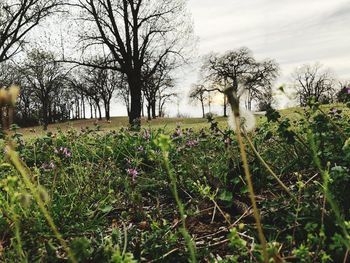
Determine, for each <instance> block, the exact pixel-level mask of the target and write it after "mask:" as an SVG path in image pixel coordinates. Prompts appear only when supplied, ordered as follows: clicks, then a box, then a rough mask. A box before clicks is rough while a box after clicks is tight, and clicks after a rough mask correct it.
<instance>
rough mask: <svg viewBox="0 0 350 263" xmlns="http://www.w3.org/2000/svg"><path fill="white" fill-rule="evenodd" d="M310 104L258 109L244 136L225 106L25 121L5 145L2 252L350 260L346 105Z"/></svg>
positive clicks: (55, 258)
mask: <svg viewBox="0 0 350 263" xmlns="http://www.w3.org/2000/svg"><path fill="white" fill-rule="evenodd" d="M332 108H337V109H339V110H341V111H342V112H338V111H337V113H334V112H333V113H331V112H330V110H331V109H332ZM303 111H304V109H302V108H290V109H286V110H282V111H281V112H280V113H281V115H282V116H281V117H279V118H278V120H273V121H272V122H270V123H268V122H266V117H265V116H258V117H257V123H258V127H259V129H256V130H255V131H253V132H251V133H249V134H245V137H244V138H241V139H240V140H237V139H235V134H234V133H233V132H232V131H231V130H226V127H227V124H226V118H223V117H218V118H215V120H212V121H211V123H208V122H207V120H206V119H202V118H159V119H156V120H152V121H150V122H147V121H146V120H142V121H143V123H142V124H143V128H148V127H149V128H150V130H149V131H148V130H147V131H141V132H140V133H135V132H130V131H128V130H120V128H122V127H127V124H128V120H127V118H126V117H114V118H112V120H111V122H110V123H109V122H106V121H100V122H98V123H95V121H96V120H91V119H89V120H76V121H71V122H66V123H60V124H53V125H50V126H49V131H50V132H52V133H54V134H51V135H50V134H46V132H44V131H43V130H42V128H41V127H34V128H25V129H20V130H19V132H20V133H22V134H23V135H24V136H25V137H24V138H22V137H21V134H15V136H13V138H12V139H13V140H12V141H11V140H10V138H9V137H7V138H8V140H7V141H3V144H4V145H7V147H6V150H5V151H2V152H0V168H1V169H0V233H4V234H3V235H2V237H0V245H1V246H2V247H3V249H2V251H1V250H0V261H1V262H3V261H4V262H20V261H21V260H19V259H22V262H25V261H27V262H33V261H35V262H36V260H38V259H40V260H41V262H68V256H69V257H70V258H71V259H73V258H75V259H76V261H77V262H135V261H133V260H132V258H134V259H135V260H138V261H139V262H149V261H151V260H154V261H157V262H185V261H187V260H188V259H190V258H191V259H192V261H195V260H198V261H200V262H202V261H206V262H218V261H219V259H220V258H221V259H224V260H227V261H225V262H262V260H263V258H262V254H263V253H261V252H262V251H264V250H266V252H265V255H264V256H265V261H266V260H267V256H268V257H270V258H271V259H272V258H273V259H274V262H347V258H348V250H347V249H348V248H349V242H348V234H347V232H348V229H347V227H348V226H347V224H348V223H347V221H349V219H350V206H349V205H348V202H347V199H346V196H348V189H349V187H350V175H349V171H350V165H349V163H350V139H348V138H349V137H350V126H349V123H350V122H349V116H350V114H349V110H348V109H346V108H345V106H344V105H340V104H333V105H327V106H322V107H321V108H320V109H318V110H316V111H315V110H313V109H307V110H306V112H305V113H306V114H304V112H303ZM309 116H311V117H309ZM286 117H288V119H289V120H286ZM216 121H217V122H218V126H219V127H220V129H221V127H222V130H217V129H215V127H216ZM178 124H179V125H180V128H177V125H178ZM97 126H98V127H100V129H101V131H97ZM86 127H89V129H88V130H87V129H85V128H86ZM209 127H212V129H209ZM187 128H191V129H192V130H193V131H192V130H189V129H187ZM201 128H204V129H203V130H201ZM71 129H74V130H76V131H78V132H69V131H70V130H71ZM81 129H83V130H84V129H85V132H84V131H81ZM179 129H181V130H182V131H181V132H178V131H179ZM30 130H35V131H36V132H35V133H34V132H31V131H30ZM291 130H293V132H294V133H293V132H291ZM44 134H45V135H46V136H41V135H44ZM248 136H249V137H248ZM309 136H312V140H308V138H309ZM247 143H248V144H249V146H250V147H247V149H246V151H242V149H243V148H244V145H243V144H247ZM248 144H247V145H248ZM12 149H13V150H15V151H16V152H17V153H14V152H13V151H12ZM245 152H246V156H245V157H244V156H243V155H245ZM17 154H18V155H17ZM16 156H18V157H19V158H15V157H16ZM241 156H242V157H243V158H242V157H241ZM315 160H316V162H315ZM20 164H21V165H20ZM248 169H249V171H248ZM244 170H246V171H245V174H248V172H250V174H251V180H252V181H251V182H250V186H251V188H252V186H254V193H255V198H256V206H257V207H256V208H255V210H256V211H258V210H259V213H260V217H261V228H262V229H261V231H263V233H264V234H265V238H266V240H267V241H266V249H263V248H262V247H261V246H259V244H258V236H259V235H258V232H257V224H255V223H254V222H255V220H254V218H253V216H252V209H251V208H250V205H251V202H250V199H249V195H248V193H247V191H248V188H247V183H246V181H245V180H244V178H243V177H244ZM320 170H321V171H320ZM322 173H324V174H322ZM27 175H28V177H27ZM321 175H323V176H321ZM325 175H326V176H325ZM28 178H29V179H30V181H29V180H27V179H28ZM247 181H248V180H247ZM281 186H282V187H281ZM291 197H292V198H291ZM43 202H44V203H43ZM43 211H44V212H43ZM344 220H346V221H344ZM264 243H265V242H261V244H264ZM186 245H187V246H186ZM69 253H71V255H69ZM267 254H268V255H267ZM112 259H114V261H112ZM117 259H118V260H117ZM332 260H333V261H332Z"/></svg>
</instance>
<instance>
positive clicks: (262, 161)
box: [244, 134, 296, 200]
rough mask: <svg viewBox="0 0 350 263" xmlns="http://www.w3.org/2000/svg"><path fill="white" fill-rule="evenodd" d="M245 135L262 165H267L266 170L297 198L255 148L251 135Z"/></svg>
mask: <svg viewBox="0 0 350 263" xmlns="http://www.w3.org/2000/svg"><path fill="white" fill-rule="evenodd" d="M244 137H245V138H246V140H247V142H248V144H249V146H250V148H251V149H252V150H253V152H254V153H255V155H256V157H257V158H258V159H259V161H260V162H261V163H262V165H263V166H265V168H266V170H267V171H268V172H269V173H270V174H271V175H272V177H273V178H275V179H276V181H277V182H278V184H279V185H280V186H281V188H282V189H283V190H285V191H286V192H287V193H288V194H289V195H290V196H291V197H292V198H293V199H294V200H296V198H295V196H294V195H293V194H292V193H291V192H290V191H289V189H288V187H287V186H286V185H285V184H284V183H283V182H282V181H281V180H280V179H279V178H278V176H277V175H276V174H275V173H274V172H273V171H272V169H271V168H270V166H269V165H268V164H267V163H266V162H265V160H264V159H263V158H262V157H261V155H260V153H259V152H258V151H257V149H256V148H255V146H254V144H253V143H252V141H251V140H250V139H249V136H248V135H247V134H245V135H244Z"/></svg>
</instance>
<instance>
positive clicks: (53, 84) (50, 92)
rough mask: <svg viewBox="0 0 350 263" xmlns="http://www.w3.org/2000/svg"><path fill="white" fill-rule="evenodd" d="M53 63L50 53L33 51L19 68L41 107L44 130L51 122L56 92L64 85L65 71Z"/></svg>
mask: <svg viewBox="0 0 350 263" xmlns="http://www.w3.org/2000/svg"><path fill="white" fill-rule="evenodd" d="M54 61H55V57H54V55H53V54H52V53H48V52H45V51H42V50H37V49H34V50H32V51H31V52H30V53H29V54H28V56H27V58H26V62H25V63H24V65H23V66H21V72H22V74H23V75H22V76H23V78H24V79H25V80H26V82H27V85H28V86H30V88H31V90H32V92H33V95H34V96H35V97H36V99H37V100H38V101H39V103H40V105H41V118H42V122H43V126H44V129H45V130H46V129H47V126H48V124H49V122H50V121H51V115H52V111H51V109H52V103H53V100H54V99H55V98H56V96H57V92H58V90H60V89H63V87H64V86H65V85H66V82H65V81H66V76H67V71H66V70H65V69H64V68H63V67H62V66H61V65H60V64H59V63H56V62H54Z"/></svg>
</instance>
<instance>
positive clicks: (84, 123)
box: [20, 103, 350, 137]
mask: <svg viewBox="0 0 350 263" xmlns="http://www.w3.org/2000/svg"><path fill="white" fill-rule="evenodd" d="M332 108H337V109H341V110H343V111H346V112H347V113H348V114H350V109H349V108H347V107H345V106H344V104H340V103H337V104H330V105H323V106H322V109H323V110H324V111H325V112H328V111H329V110H330V109H332ZM280 112H281V114H282V116H286V117H288V118H289V119H291V120H296V119H299V118H300V117H301V114H303V108H301V107H293V108H288V109H283V110H281V111H280ZM216 120H217V121H218V122H219V124H220V126H224V125H226V118H224V117H217V118H216ZM264 120H265V117H264V116H261V115H259V116H258V117H257V122H258V123H261V122H263V121H264ZM96 123H97V125H99V126H100V127H101V129H102V130H103V131H109V130H115V129H120V128H122V127H127V126H128V118H127V117H112V118H111V122H110V123H108V122H107V121H105V120H102V121H97V120H96V119H86V120H75V121H67V122H64V123H56V124H51V125H49V129H48V131H51V132H56V131H57V129H61V130H63V131H64V130H68V129H76V130H80V129H82V128H86V127H89V128H91V129H95V128H96ZM177 124H181V127H182V128H193V129H200V128H204V127H208V126H209V125H208V122H207V120H206V119H203V118H158V119H155V120H151V121H147V119H142V125H143V127H151V128H153V129H158V128H165V129H166V130H173V129H174V128H175V127H176V125H177ZM20 132H21V133H23V134H24V135H25V136H26V137H38V136H42V135H44V134H45V133H46V132H45V131H43V129H42V127H40V126H37V127H33V128H22V129H20Z"/></svg>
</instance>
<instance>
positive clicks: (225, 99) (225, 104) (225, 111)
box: [224, 94, 227, 117]
mask: <svg viewBox="0 0 350 263" xmlns="http://www.w3.org/2000/svg"><path fill="white" fill-rule="evenodd" d="M224 117H227V98H226V95H225V94H224Z"/></svg>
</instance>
